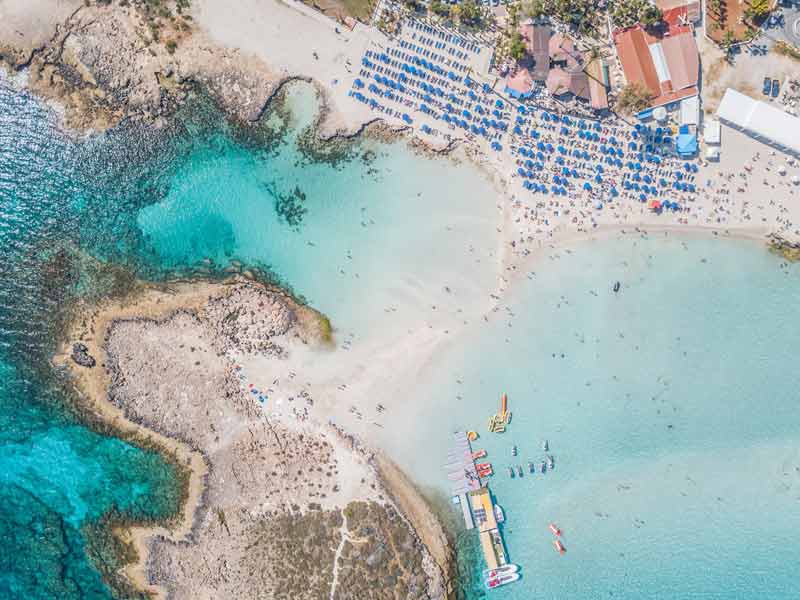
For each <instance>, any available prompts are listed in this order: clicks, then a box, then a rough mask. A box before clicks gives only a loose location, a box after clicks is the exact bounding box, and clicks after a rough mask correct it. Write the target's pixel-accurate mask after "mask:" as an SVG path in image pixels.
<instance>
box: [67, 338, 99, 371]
mask: <svg viewBox="0 0 800 600" xmlns="http://www.w3.org/2000/svg"><path fill="white" fill-rule="evenodd" d="M71 356H72V360H73V361H74V362H75V364H78V365H80V366H82V367H87V368H90V369H91V368H92V367H94V366H95V364H96V361H95V360H94V357H93V356H92V355H91V354H89V349H88V348H87V347H86V345H85V344H81V343H80V342H77V343H75V344H73V345H72V355H71Z"/></svg>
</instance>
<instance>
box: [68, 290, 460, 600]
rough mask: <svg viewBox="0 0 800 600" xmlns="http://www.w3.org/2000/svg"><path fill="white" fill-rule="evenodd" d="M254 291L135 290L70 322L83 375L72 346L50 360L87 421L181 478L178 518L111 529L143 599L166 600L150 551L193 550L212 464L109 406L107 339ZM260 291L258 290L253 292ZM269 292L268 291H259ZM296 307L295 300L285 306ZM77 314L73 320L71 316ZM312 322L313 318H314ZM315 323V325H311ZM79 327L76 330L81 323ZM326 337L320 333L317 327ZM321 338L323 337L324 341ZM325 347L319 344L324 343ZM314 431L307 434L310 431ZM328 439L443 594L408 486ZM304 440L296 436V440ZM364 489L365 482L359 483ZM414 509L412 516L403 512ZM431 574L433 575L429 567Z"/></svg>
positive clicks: (308, 324)
mask: <svg viewBox="0 0 800 600" xmlns="http://www.w3.org/2000/svg"><path fill="white" fill-rule="evenodd" d="M242 284H244V285H253V283H252V282H250V281H248V280H245V278H242V277H237V278H233V279H229V280H226V281H223V282H210V281H207V280H196V281H181V282H177V283H168V284H165V285H154V284H146V283H145V284H141V285H140V286H139V287H138V288H137V289H136V290H135V291H133V292H131V293H130V294H128V295H126V296H125V297H124V298H123V299H121V300H109V299H107V300H104V301H102V302H101V303H100V304H99V305H98V306H96V307H93V308H92V312H91V315H90V316H89V317H88V319H85V318H84V319H81V318H76V319H75V320H74V321H73V323H72V326H71V327H70V328H69V333H68V335H67V339H68V340H69V342H74V341H80V342H81V343H83V344H84V345H85V346H86V348H87V353H88V354H89V355H90V356H93V357H94V358H95V359H96V361H97V364H96V366H95V367H93V368H91V369H87V368H85V367H81V366H79V365H77V364H75V363H74V362H73V361H72V360H71V359H70V344H69V342H67V341H65V342H64V343H63V344H62V345H61V348H60V352H59V353H58V354H56V355H55V356H54V357H53V364H54V365H56V366H57V367H66V368H67V370H68V371H69V373H70V381H71V382H72V383H73V384H74V387H75V389H76V390H77V391H78V394H79V397H80V399H81V403H82V408H83V409H84V410H90V411H91V412H92V414H93V416H95V417H97V418H99V419H100V420H101V421H102V422H103V423H104V424H106V425H108V426H109V427H110V428H111V429H112V430H113V432H114V434H115V435H117V436H118V437H121V438H122V439H125V440H127V441H128V442H129V443H134V444H136V443H137V441H138V442H139V443H140V444H141V443H146V444H147V445H148V446H149V447H152V448H153V449H155V450H156V451H158V452H159V453H160V454H162V456H165V458H167V459H168V460H169V458H168V457H169V456H174V457H175V461H176V466H177V467H178V468H180V469H182V470H185V471H186V473H187V475H188V476H187V480H186V487H187V490H186V493H185V494H184V499H183V501H182V503H181V507H180V512H179V514H178V515H176V516H175V517H174V518H171V519H168V521H167V522H166V523H164V522H158V523H156V524H152V523H147V524H130V523H126V524H120V523H113V522H112V523H111V524H110V525H111V526H110V530H111V531H110V532H111V534H112V535H114V536H116V537H117V538H118V539H119V540H120V541H122V542H123V543H124V544H126V545H130V546H132V547H133V549H134V550H135V552H136V560H135V561H134V562H131V563H127V564H125V565H124V567H123V569H122V574H123V577H124V578H125V579H126V580H127V581H128V582H129V583H131V584H132V585H134V586H135V587H136V589H139V590H141V591H144V592H145V593H147V594H149V595H151V596H153V597H157V598H164V597H167V595H168V593H167V590H166V588H164V587H163V586H162V585H157V584H154V583H153V582H152V578H153V571H152V566H151V564H150V563H151V560H152V558H153V552H154V548H153V544H154V543H161V542H164V541H169V542H175V543H186V542H188V543H197V538H198V533H197V530H198V527H200V526H201V525H200V522H201V520H202V518H203V516H202V514H201V513H202V512H207V511H208V510H210V508H211V507H210V504H209V497H208V494H209V492H210V484H209V479H210V477H211V475H212V467H211V464H210V458H209V457H208V455H207V454H206V453H205V452H204V451H203V450H202V448H198V447H196V445H195V444H192V443H191V441H190V440H180V439H176V438H175V437H174V436H171V435H168V434H167V432H159V431H157V430H154V429H153V427H152V426H151V425H148V424H147V423H145V422H138V421H141V419H136V418H131V417H130V416H129V415H126V414H125V410H123V409H122V408H119V407H118V406H116V405H115V403H114V402H112V400H111V390H112V389H113V386H114V385H115V384H114V383H113V380H114V379H115V376H114V374H113V373H112V372H111V371H112V370H113V368H112V370H109V364H108V361H109V358H110V355H109V353H108V347H107V344H108V340H109V332H110V331H111V330H112V328H113V327H114V326H115V325H116V324H119V323H151V322H155V323H159V322H167V321H169V320H170V319H172V318H173V317H175V316H179V315H187V314H189V313H193V312H195V313H196V311H198V310H201V309H202V307H203V306H204V305H206V304H207V303H208V302H209V301H210V299H212V298H221V297H223V296H224V295H225V294H226V289H227V288H229V287H230V288H231V289H232V287H233V286H237V285H242ZM255 285H261V284H255ZM265 289H268V288H265ZM271 291H272V292H277V293H279V294H281V295H283V296H284V297H285V298H287V299H288V298H289V296H288V295H286V294H285V293H284V292H283V291H282V290H279V289H271ZM290 301H291V302H294V301H293V300H290ZM295 308H296V309H298V310H299V313H300V314H301V315H302V314H307V315H308V316H307V317H303V316H300V318H299V322H301V323H304V324H303V325H302V327H304V328H309V329H311V328H318V327H319V323H320V321H319V320H318V319H319V318H320V317H321V315H319V314H318V313H316V311H313V309H307V308H306V307H304V306H302V305H295ZM76 314H78V313H76ZM312 315H313V316H312ZM315 319H316V320H315ZM81 321H82V322H81ZM323 329H324V327H323ZM322 337H324V335H323V336H322ZM322 341H323V343H324V340H322ZM312 429H313V427H312ZM313 430H314V431H316V429H313ZM331 432H332V433H333V434H334V437H337V436H338V437H339V438H341V443H344V444H345V445H346V446H347V447H349V448H351V449H352V450H351V451H352V452H360V453H364V452H367V453H368V457H372V458H369V459H368V460H369V461H370V462H371V463H372V465H373V467H372V468H373V469H374V470H375V472H376V474H377V477H378V479H379V480H380V481H381V482H382V484H383V486H384V488H385V489H386V491H387V492H388V494H389V496H390V498H391V499H392V500H391V502H392V503H393V504H395V505H396V506H397V507H398V508H399V510H400V514H401V515H402V516H403V518H404V519H406V522H407V523H408V525H409V526H410V527H411V528H412V530H413V531H415V532H416V535H417V536H418V538H419V539H420V540H421V542H422V544H423V545H424V547H425V548H428V549H429V551H430V552H431V556H432V558H433V560H434V564H435V567H432V568H436V569H438V570H439V572H440V573H441V576H443V577H444V579H443V580H442V581H443V585H445V586H448V585H449V583H448V582H449V580H450V575H448V573H451V568H452V567H451V564H452V556H451V554H450V551H449V548H448V544H449V542H448V538H447V536H446V534H445V533H444V530H443V528H442V526H441V524H440V523H439V521H438V519H437V517H436V516H435V515H434V513H433V512H432V510H431V509H430V508H429V507H428V505H427V503H426V501H424V500H422V496H421V495H420V493H419V491H418V490H417V489H416V487H415V486H414V484H413V483H412V482H411V481H410V480H409V479H408V478H407V477H406V476H405V475H404V474H403V473H402V471H401V470H400V469H399V468H398V467H397V466H396V465H394V464H393V463H392V462H391V461H390V460H389V459H387V458H386V457H383V456H382V455H381V454H380V452H378V453H377V454H373V453H372V452H371V451H369V450H368V449H366V448H365V447H363V446H361V444H360V442H359V441H358V440H357V438H353V437H352V436H350V435H349V434H345V433H344V431H340V430H339V429H337V428H333V429H332V430H331ZM301 437H302V436H301ZM362 482H363V479H362ZM415 504H416V505H417V508H416V510H409V509H411V508H413V507H414V505H415ZM428 568H431V567H428Z"/></svg>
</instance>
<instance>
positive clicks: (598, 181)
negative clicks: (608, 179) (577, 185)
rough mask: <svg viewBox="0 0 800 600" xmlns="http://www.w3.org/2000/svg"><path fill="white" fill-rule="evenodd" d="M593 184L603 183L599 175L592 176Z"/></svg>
mask: <svg viewBox="0 0 800 600" xmlns="http://www.w3.org/2000/svg"><path fill="white" fill-rule="evenodd" d="M594 181H595V183H603V178H602V177H601V176H600V175H595V176H594Z"/></svg>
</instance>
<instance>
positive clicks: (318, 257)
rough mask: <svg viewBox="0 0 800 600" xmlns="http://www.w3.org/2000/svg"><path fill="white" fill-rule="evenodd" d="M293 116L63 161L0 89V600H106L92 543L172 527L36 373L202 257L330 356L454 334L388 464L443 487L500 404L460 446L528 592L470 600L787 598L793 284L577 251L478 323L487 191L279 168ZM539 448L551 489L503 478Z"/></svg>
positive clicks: (443, 181)
mask: <svg viewBox="0 0 800 600" xmlns="http://www.w3.org/2000/svg"><path fill="white" fill-rule="evenodd" d="M291 100H292V105H293V107H294V109H295V114H294V117H293V119H292V120H291V122H290V123H289V127H288V130H284V126H285V125H286V123H284V122H283V121H282V120H281V119H280V118H278V116H277V115H273V117H271V119H272V121H274V122H273V123H272V124H273V125H274V131H275V133H274V135H267V134H266V133H264V132H262V135H261V137H259V138H258V139H257V140H254V139H253V138H251V137H245V136H243V135H242V134H241V133H240V132H237V131H235V130H232V129H230V128H227V127H226V126H224V125H223V124H220V123H219V118H218V115H216V113H214V111H213V109H210V108H208V107H203V109H202V110H198V111H196V112H194V113H192V114H191V115H186V114H185V115H182V116H181V117H180V118H179V120H178V122H177V123H176V124H175V125H174V127H173V128H172V129H170V130H168V131H165V132H161V133H152V132H147V131H140V130H138V129H135V128H133V127H122V128H120V129H119V130H118V131H115V132H112V133H111V134H107V135H105V136H100V137H95V138H90V139H88V140H85V141H81V142H70V141H67V140H65V139H64V138H63V136H61V135H60V134H59V133H58V131H57V129H56V128H55V127H54V126H53V117H52V115H50V114H49V113H48V112H47V111H46V110H45V109H44V108H42V107H41V106H40V105H39V104H38V103H36V102H35V101H34V100H32V99H31V98H29V97H27V96H25V95H23V94H20V93H18V92H13V91H11V90H10V89H8V88H7V87H3V85H2V83H1V82H0V237H1V238H2V245H0V254H1V255H2V256H0V258H2V260H0V274H2V277H0V373H2V375H0V423H2V427H0V473H1V474H2V482H3V486H2V489H0V541H2V547H3V550H2V551H0V565H1V566H2V570H0V597H3V598H5V597H9V598H94V597H98V598H101V597H108V596H109V594H110V592H109V590H108V588H107V586H105V585H104V584H103V582H102V581H101V578H100V576H99V574H98V573H97V571H96V570H95V569H94V567H93V566H92V564H91V563H90V562H89V561H88V560H87V558H86V555H85V546H86V543H87V541H86V537H85V535H84V534H83V531H84V530H85V528H86V526H87V524H91V523H93V522H95V521H96V520H97V519H98V518H100V517H101V516H102V515H103V514H104V513H106V512H107V511H109V510H112V509H115V510H117V511H119V512H121V513H123V514H125V515H126V516H129V517H133V518H143V517H151V516H158V515H164V514H168V513H170V512H171V511H173V510H174V509H175V502H176V497H175V490H174V485H173V484H174V474H173V473H172V472H171V470H170V468H169V466H168V465H167V464H165V463H164V462H163V461H162V460H160V459H159V458H158V457H157V456H155V455H153V454H152V453H148V452H143V451H141V450H139V449H136V448H133V447H132V446H130V445H128V444H125V443H122V442H120V441H117V440H114V439H110V438H107V437H104V436H101V435H98V434H97V433H93V432H92V431H90V430H89V429H87V428H85V427H83V426H81V425H80V424H79V422H78V421H77V420H76V419H75V418H74V417H73V416H72V413H71V411H69V410H68V409H67V407H66V403H65V402H64V393H63V390H62V389H61V386H60V381H59V376H58V374H57V373H53V372H52V370H51V369H50V368H49V366H48V363H47V358H48V357H49V355H50V353H51V352H52V349H53V348H52V339H53V337H54V332H55V331H57V328H58V326H59V320H58V318H56V317H57V316H58V314H59V308H61V307H63V306H65V305H66V303H67V301H68V300H69V299H71V298H73V297H75V296H77V295H97V294H104V293H110V292H113V291H114V290H115V289H118V288H124V282H125V277H123V276H121V275H120V273H123V274H125V273H131V274H136V275H141V276H147V277H155V278H158V277H164V276H167V275H169V274H170V273H173V272H184V271H185V270H186V269H187V268H188V267H195V266H198V265H199V266H203V265H207V264H208V263H207V262H206V263H204V262H203V261H204V260H206V259H213V261H214V264H215V265H217V266H219V267H224V266H225V265H226V264H227V262H228V261H229V260H231V259H236V260H240V261H243V262H245V263H247V264H256V265H261V266H266V267H270V268H271V269H272V270H273V272H274V273H275V274H276V275H277V276H279V277H280V278H281V279H282V280H284V281H285V282H286V283H288V284H289V285H291V286H292V287H293V289H294V290H295V291H296V292H297V293H299V294H302V295H304V296H306V297H307V298H308V299H309V301H310V302H311V303H312V304H313V305H314V306H315V307H317V308H320V309H321V310H323V311H324V312H326V313H327V314H328V315H329V316H330V317H331V319H332V321H333V323H334V325H335V326H336V327H337V328H338V329H339V330H340V331H339V335H341V336H343V335H345V334H347V335H350V334H355V335H359V334H360V333H363V332H365V331H367V330H370V329H371V328H374V327H382V328H385V333H386V335H387V336H390V335H397V334H399V333H400V332H402V331H404V328H405V327H407V326H409V324H410V323H411V322H412V321H413V319H414V318H415V317H414V315H418V314H420V312H421V311H422V310H423V309H424V310H426V311H437V315H439V313H441V312H444V313H446V314H447V318H446V319H445V320H444V322H445V323H457V322H459V319H461V318H464V316H465V315H470V318H469V319H467V320H469V321H470V323H469V325H468V326H467V327H466V328H465V329H464V332H463V333H461V334H459V335H458V336H454V339H453V340H452V341H451V342H450V343H449V344H448V346H447V347H446V348H444V349H443V351H442V352H441V353H440V355H439V356H438V358H437V359H436V360H435V361H434V362H433V363H432V364H429V365H427V366H426V367H425V370H424V371H423V372H420V373H419V374H418V380H417V381H412V382H409V389H413V391H414V393H415V394H416V395H422V396H423V397H424V398H425V399H426V400H427V402H426V403H418V404H419V405H420V406H426V407H427V410H428V411H430V412H429V413H427V414H426V413H425V412H424V410H425V409H421V410H422V411H423V412H422V413H421V414H419V415H417V418H418V422H420V423H423V424H424V425H423V426H420V427H419V428H418V429H417V430H416V434H413V433H412V434H410V435H409V437H403V438H399V437H398V439H397V440H396V441H395V446H394V447H393V450H394V453H395V455H396V456H397V458H398V460H401V462H403V464H404V465H405V466H406V467H408V468H409V469H410V470H413V472H414V473H415V474H416V475H417V476H418V477H419V478H420V480H421V481H422V482H423V483H426V484H430V485H433V486H435V487H439V488H441V489H446V481H445V480H444V478H443V473H442V472H441V468H440V463H441V462H443V461H444V456H445V453H446V445H447V437H448V433H449V432H450V431H452V430H453V429H456V428H476V429H478V431H481V432H482V433H483V432H484V431H485V422H486V419H487V417H488V415H489V414H490V413H491V412H492V411H494V410H496V406H497V402H498V398H499V394H500V393H501V392H502V391H506V392H507V393H508V394H509V397H510V401H511V408H512V410H513V411H514V420H513V422H512V425H511V427H510V430H509V432H508V433H506V434H505V435H504V436H490V435H489V434H488V433H484V434H483V435H482V438H481V440H480V444H479V445H478V447H486V448H487V449H488V450H489V453H490V456H489V457H490V459H491V460H492V461H493V462H494V464H495V467H496V470H497V474H496V475H495V477H494V479H493V480H492V484H491V485H492V490H493V491H494V493H495V494H496V496H497V499H498V501H499V502H500V503H501V504H502V505H503V506H504V507H505V509H506V514H507V517H508V522H507V525H506V526H505V527H504V535H505V538H506V542H507V546H508V550H509V553H510V555H511V558H512V559H513V560H514V561H515V562H518V563H519V564H521V566H522V573H523V581H522V582H521V583H520V584H517V585H515V586H509V587H508V588H505V589H503V590H499V591H496V592H492V594H491V595H492V596H496V597H498V598H510V599H514V600H516V599H522V598H531V597H542V598H607V597H615V598H619V597H622V598H751V597H755V596H761V595H765V596H768V597H772V598H795V597H798V596H799V595H800V591H799V590H800V587H799V586H798V585H797V583H796V582H795V580H794V578H793V573H792V569H791V565H793V564H796V563H797V562H798V560H800V542H798V539H800V535H798V534H800V487H799V486H800V471H798V469H799V468H800V456H799V455H798V452H799V451H798V447H799V446H798V443H797V442H798V437H800V428H799V427H798V424H797V418H796V410H795V408H794V406H795V394H796V390H797V389H798V385H797V384H798V377H800V376H798V375H797V373H796V370H795V369H794V366H793V362H794V361H793V352H792V346H793V344H794V341H795V340H796V339H797V333H798V331H797V329H798V328H799V327H800V324H798V323H797V320H796V319H795V318H794V309H793V307H794V306H796V305H797V300H798V296H800V277H798V275H800V273H798V270H797V268H795V267H789V268H788V269H782V268H781V267H780V261H779V260H777V259H776V258H775V257H773V256H770V255H768V254H767V253H766V252H764V251H763V250H762V249H760V248H759V247H758V246H756V245H753V244H747V243H740V242H723V241H719V240H686V241H683V242H682V241H679V240H670V241H661V240H650V241H643V240H637V239H632V238H626V239H623V240H618V241H613V240H612V241H608V242H604V243H593V244H585V245H577V246H575V247H574V252H573V253H567V252H563V251H562V252H560V253H559V254H558V256H559V257H558V258H555V257H553V258H550V257H547V258H545V259H543V260H541V261H540V262H539V263H537V264H535V265H534V266H533V267H532V268H533V269H534V271H535V275H534V274H531V275H530V276H529V277H526V276H525V275H523V276H522V277H521V279H520V281H519V282H518V283H516V284H514V285H512V286H511V291H510V293H509V296H508V298H507V299H506V300H504V302H503V304H502V305H501V306H500V308H499V310H498V311H497V312H495V313H492V316H491V318H490V319H489V320H488V321H483V320H482V319H474V321H473V319H472V318H471V317H472V316H474V315H476V314H478V312H479V310H480V308H481V307H483V306H486V305H488V302H489V300H490V299H489V297H488V292H487V290H492V289H493V287H494V281H495V277H496V275H497V253H498V249H497V248H496V247H495V246H494V244H495V242H494V233H495V228H496V227H497V226H498V222H499V216H498V212H497V208H496V201H495V200H494V194H495V193H496V192H495V190H494V189H493V188H492V186H491V185H490V184H489V183H488V182H487V181H485V180H484V179H483V178H482V177H481V176H480V175H479V174H477V173H475V172H474V170H472V169H471V168H470V167H468V166H466V165H460V166H459V165H452V164H450V163H447V162H444V161H430V160H428V159H425V158H423V157H419V156H416V155H414V154H413V153H411V152H409V151H408V150H407V149H406V147H405V146H404V145H402V144H390V145H387V144H382V143H378V142H375V141H368V142H363V143H362V144H359V145H357V146H356V147H355V148H353V149H351V152H350V154H349V155H348V158H346V159H345V160H342V161H340V162H338V163H336V164H329V163H317V162H314V161H312V160H310V159H309V158H308V156H307V155H306V154H304V153H303V152H301V151H300V150H299V149H298V147H297V144H296V134H297V132H298V131H299V130H301V129H302V128H303V126H304V125H305V124H307V123H308V122H310V120H311V118H312V116H313V111H314V102H313V97H312V96H310V95H309V94H308V93H307V90H306V91H303V90H302V89H298V90H296V91H294V92H292V98H291ZM267 142H268V143H267ZM265 143H266V144H267V145H265ZM303 210H305V212H303ZM442 265H449V267H450V268H449V269H443V268H442ZM109 266H115V267H119V268H120V269H121V270H112V269H110V268H109ZM465 273H468V274H469V276H465ZM614 280H620V281H622V282H623V288H622V291H621V293H620V294H617V295H614V294H613V293H612V292H611V291H610V289H609V288H610V285H611V282H612V281H614ZM595 294H596V295H595ZM387 315H391V318H387ZM406 315H409V316H408V317H407V318H406ZM437 319H439V320H437V322H442V321H441V320H440V319H441V316H440V315H439V316H438V317H437ZM562 354H563V357H562ZM459 382H460V383H459ZM412 386H413V388H412ZM459 397H460V398H459ZM426 417H430V418H426ZM415 435H416V436H417V437H415ZM545 438H547V439H549V441H550V446H551V451H552V454H553V455H554V456H555V459H556V462H557V468H556V470H555V471H554V472H552V473H548V474H547V475H545V476H542V475H537V476H535V477H533V478H530V477H529V476H528V474H527V473H526V475H525V477H524V478H523V479H522V480H517V479H515V480H509V479H508V478H507V476H506V475H505V474H504V469H505V466H506V465H510V464H518V463H520V462H521V463H523V465H525V464H526V463H527V460H528V458H531V459H534V460H537V461H538V460H540V458H541V454H542V452H541V449H540V443H541V441H542V440H543V439H545ZM513 443H516V444H517V445H518V446H519V448H520V457H519V459H518V460H512V459H511V456H510V447H511V444H513ZM432 457H441V460H438V459H435V458H434V459H432ZM550 521H555V522H557V523H558V525H559V526H560V527H561V528H562V529H563V530H564V543H565V545H566V546H567V549H568V552H567V554H566V556H564V557H559V556H558V555H557V554H556V553H555V551H554V550H553V549H552V547H551V545H550V543H551V536H550V534H549V532H548V531H547V524H548V523H549V522H550ZM20 557H22V560H21V559H20ZM466 594H467V597H469V598H479V597H483V596H484V592H483V591H481V590H480V589H468V590H466Z"/></svg>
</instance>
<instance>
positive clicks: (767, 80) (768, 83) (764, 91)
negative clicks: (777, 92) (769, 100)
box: [761, 77, 772, 96]
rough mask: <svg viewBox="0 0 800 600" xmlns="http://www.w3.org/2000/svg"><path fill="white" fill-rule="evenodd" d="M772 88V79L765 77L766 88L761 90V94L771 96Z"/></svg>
mask: <svg viewBox="0 0 800 600" xmlns="http://www.w3.org/2000/svg"><path fill="white" fill-rule="evenodd" d="M771 88H772V79H770V78H769V77H764V87H763V88H762V89H761V93H762V94H764V95H765V96H769V91H770V89H771Z"/></svg>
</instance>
